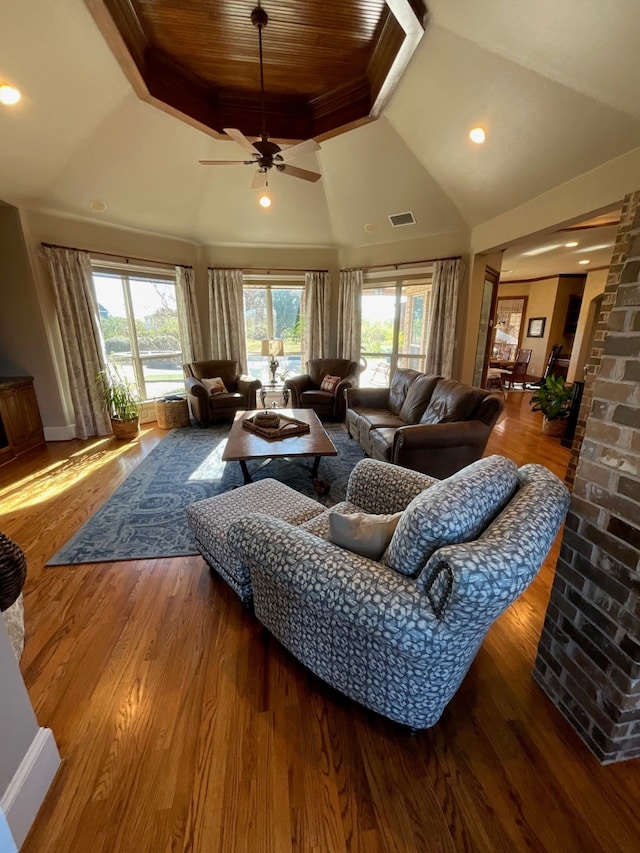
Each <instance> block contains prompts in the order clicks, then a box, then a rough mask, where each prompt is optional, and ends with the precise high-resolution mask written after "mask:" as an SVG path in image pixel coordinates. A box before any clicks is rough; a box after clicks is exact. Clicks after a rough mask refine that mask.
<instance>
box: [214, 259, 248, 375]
mask: <svg viewBox="0 0 640 853" xmlns="http://www.w3.org/2000/svg"><path fill="white" fill-rule="evenodd" d="M209 320H210V323H211V355H212V357H213V358H232V359H235V360H236V361H237V362H238V364H239V365H240V371H241V373H245V372H246V369H247V343H246V341H245V337H244V302H243V298H242V270H214V269H209Z"/></svg>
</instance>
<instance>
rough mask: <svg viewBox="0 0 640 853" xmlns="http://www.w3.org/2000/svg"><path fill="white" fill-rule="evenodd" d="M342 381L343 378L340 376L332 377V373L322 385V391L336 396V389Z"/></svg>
mask: <svg viewBox="0 0 640 853" xmlns="http://www.w3.org/2000/svg"><path fill="white" fill-rule="evenodd" d="M341 381H342V377H340V376H332V375H331V374H330V373H327V374H326V375H325V377H324V379H323V380H322V382H321V383H320V390H321V391H329V393H330V394H335V392H336V388H337V387H338V385H339V384H340V382H341Z"/></svg>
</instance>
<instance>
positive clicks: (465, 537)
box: [383, 456, 518, 575]
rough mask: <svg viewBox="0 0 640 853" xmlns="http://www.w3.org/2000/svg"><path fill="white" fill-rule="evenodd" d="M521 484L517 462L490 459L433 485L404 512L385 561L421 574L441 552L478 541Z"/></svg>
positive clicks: (407, 571) (399, 570) (395, 567)
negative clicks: (433, 555) (429, 560)
mask: <svg viewBox="0 0 640 853" xmlns="http://www.w3.org/2000/svg"><path fill="white" fill-rule="evenodd" d="M517 483H518V469H517V466H516V464H515V462H512V461H511V460H510V459H507V458H506V457H504V456H488V457H486V458H484V459H479V460H478V461H477V462H473V463H472V464H471V465H467V467H466V468H463V469H462V470H461V471H457V472H456V473H455V474H453V475H452V476H451V477H448V478H447V479H446V480H441V481H440V482H439V483H436V484H434V485H433V486H431V487H430V488H428V489H426V490H425V491H424V492H421V493H420V494H419V495H418V496H417V497H415V498H414V499H413V500H412V501H411V503H410V504H409V506H408V507H407V508H406V510H405V511H404V512H403V514H402V518H401V519H400V521H399V523H398V526H397V527H396V530H395V533H394V534H393V538H392V539H391V543H390V544H389V549H388V551H387V553H386V555H385V557H384V560H383V562H384V563H385V564H386V565H387V566H389V568H392V569H395V570H396V571H397V572H400V573H401V574H404V575H415V574H417V573H418V572H419V571H420V570H421V569H422V568H423V567H424V565H425V563H426V562H427V560H428V559H429V557H430V556H431V555H432V554H433V552H434V551H435V550H436V549H437V548H440V547H442V546H443V545H452V544H454V543H460V542H468V541H469V540H471V539H475V538H477V536H478V535H479V534H480V533H481V532H482V530H484V528H485V527H486V526H487V525H488V524H489V523H490V522H491V521H492V520H493V518H494V517H495V516H496V515H497V513H498V512H500V510H501V509H502V507H503V506H505V504H506V503H507V501H508V500H509V498H510V497H511V495H512V494H513V492H514V491H515V489H516V487H517Z"/></svg>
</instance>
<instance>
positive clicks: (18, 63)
mask: <svg viewBox="0 0 640 853" xmlns="http://www.w3.org/2000/svg"><path fill="white" fill-rule="evenodd" d="M255 5H256V3H255V2H254V0H246V2H245V0H218V2H213V0H210V2H205V0H198V2H195V0H194V2H189V3H187V2H184V3H177V2H175V0H173V2H164V3H161V2H160V0H146V2H145V0H131V2H130V3H129V2H124V0H121V1H120V2H119V3H108V2H106V0H104V2H102V0H100V2H98V0H86V2H85V0H56V2H55V3H52V2H50V0H30V2H29V3H25V2H24V0H5V2H4V3H3V4H2V27H1V28H0V81H2V80H4V81H6V82H9V83H12V84H13V85H16V86H18V87H19V88H20V89H21V90H22V92H23V99H22V101H21V102H20V104H18V105H17V106H16V107H14V108H13V109H11V110H10V109H8V108H0V199H2V200H4V201H6V202H8V203H11V204H18V205H21V206H25V207H29V208H33V209H38V210H46V211H50V212H54V213H56V214H58V215H62V216H66V217H80V218H83V219H88V220H93V221H96V222H99V223H104V224H107V225H113V226H119V227H125V228H130V229H138V230H144V231H147V232H154V233H158V234H164V235H168V236H175V237H180V238H182V239H186V240H190V241H193V242H196V243H201V244H208V245H220V244H227V245H228V244H250V245H286V246H362V245H372V244H377V243H388V242H391V241H394V240H399V239H403V240H404V239H409V238H418V237H427V236H432V235H438V234H445V233H450V232H459V231H466V230H468V229H470V228H471V227H473V226H475V225H478V224H480V223H483V222H485V221H487V220H489V219H491V218H492V217H495V216H497V215H499V214H502V213H504V212H507V211H509V210H511V209H512V208H514V207H516V206H518V205H521V204H523V203H524V202H526V201H528V200H529V199H532V198H534V197H535V196H537V195H539V194H540V193H543V192H545V191H546V190H549V189H551V188H553V187H555V186H558V185H559V184H563V183H566V182H568V181H571V180H572V179H573V178H575V177H576V176H578V175H581V174H583V173H585V172H587V171H589V170H591V169H594V168H595V167H597V166H599V165H600V164H602V163H604V162H607V161H610V160H613V159H614V158H616V157H619V156H621V155H623V154H625V153H626V152H629V151H631V150H633V149H636V148H638V147H640V99H639V98H638V95H637V93H638V92H639V91H640V63H639V62H638V61H637V45H638V43H640V16H638V14H637V2H636V0H617V2H616V3H615V4H609V5H608V6H606V8H605V7H603V5H602V3H600V2H596V0H563V2H561V3H558V2H557V0H537V2H536V3H531V2H530V0H483V2H482V3H478V2H477V0H428V3H427V5H428V11H429V16H428V19H427V23H426V28H425V30H424V33H423V35H422V38H421V39H419V41H417V45H415V50H414V52H413V54H412V56H411V58H410V59H409V61H408V65H407V67H406V70H405V71H404V73H403V75H402V77H401V79H400V80H399V81H396V80H395V79H393V75H392V79H391V82H390V84H389V86H388V90H389V91H387V92H385V93H384V94H385V95H388V99H387V100H386V103H385V104H384V106H382V108H381V111H380V116H379V118H377V119H376V120H374V121H368V120H367V117H364V118H363V117H362V116H360V117H358V116H355V117H350V116H349V115H348V114H347V113H346V112H344V109H346V108H347V107H349V108H351V107H352V106H353V104H354V103H356V102H358V100H359V99H358V97H356V95H355V94H354V93H355V92H356V91H357V85H356V84H354V83H353V80H354V79H356V80H359V81H360V84H358V85H361V89H362V91H365V89H366V90H367V97H368V99H369V105H371V104H372V103H374V104H375V102H376V92H378V93H379V92H380V91H381V88H380V87H381V83H380V79H379V78H380V76H381V73H382V72H380V73H378V72H377V71H375V73H374V71H372V69H374V70H375V69H376V68H378V69H383V70H384V69H385V68H386V69H387V70H389V69H391V68H392V66H393V61H392V60H391V59H390V58H389V57H387V58H386V60H385V61H384V62H382V60H380V62H379V64H378V65H376V62H375V61H374V60H375V54H376V47H377V48H378V51H380V50H382V48H381V45H384V44H385V42H384V39H383V38H382V35H381V34H382V33H383V31H384V28H385V21H387V26H388V25H389V24H388V21H389V14H390V10H391V11H392V12H393V11H394V10H396V11H397V8H398V7H399V6H403V7H404V9H405V11H407V9H408V10H409V12H411V14H412V15H413V21H414V23H415V21H419V20H420V13H419V9H420V4H417V3H413V2H409V3H401V4H400V3H398V2H396V0H394V2H391V0H389V2H387V3H382V2H380V0H362V1H361V2H351V3H348V2H337V0H336V2H331V3H329V2H319V0H318V2H304V0H288V2H287V0H282V2H280V0H270V2H268V0H264V2H263V7H264V9H265V10H266V11H267V13H268V15H269V23H268V26H267V27H266V29H265V30H264V32H263V39H264V62H265V66H264V67H265V92H266V93H268V96H269V103H268V120H269V122H270V123H271V122H273V125H272V126H270V128H269V132H270V133H271V134H272V135H273V136H278V137H279V138H283V139H287V140H289V141H292V140H294V139H300V138H306V137H307V136H308V135H313V136H315V137H317V138H318V139H319V141H320V150H319V151H318V152H317V153H313V154H308V155H305V156H303V157H301V158H299V159H298V160H296V165H299V166H300V167H302V168H306V169H310V170H313V171H318V172H320V173H321V174H322V179H321V180H320V181H318V182H317V183H313V184H312V183H308V182H305V181H300V180H295V179H292V178H291V177H290V176H288V175H286V174H276V175H274V176H273V178H272V179H271V178H270V190H271V191H272V195H273V198H274V203H273V205H272V207H271V209H270V210H269V211H268V212H266V213H265V212H264V211H262V210H260V209H259V208H258V206H257V204H256V193H255V191H254V190H252V189H251V181H252V172H253V167H251V166H244V167H240V168H235V167H231V166H230V167H223V166H215V167H205V166H201V165H200V164H199V162H198V161H199V160H201V159H224V160H227V159H232V160H235V159H244V152H243V150H242V149H241V148H240V147H239V146H238V145H237V144H236V143H235V142H233V141H231V140H227V139H224V138H217V137H218V136H219V135H220V130H221V129H222V128H223V127H229V126H231V127H240V129H241V130H242V131H243V132H244V133H245V134H246V135H250V136H254V137H255V136H256V135H257V134H258V133H259V130H260V128H259V127H256V128H255V130H252V128H253V127H255V125H254V123H253V122H254V120H255V119H256V116H259V112H260V110H259V104H258V102H257V101H256V93H258V92H259V66H258V64H257V46H258V45H257V38H256V36H257V32H256V30H255V28H254V27H252V26H251V22H250V15H251V10H252V9H253V7H254V6H255ZM109 6H111V7H112V9H111V11H113V9H114V8H115V7H116V6H119V7H120V8H121V10H122V9H126V8H128V9H129V11H131V10H133V11H134V12H135V13H136V15H137V16H138V19H139V20H141V21H144V22H145V23H144V28H143V32H142V34H141V33H140V32H138V34H137V39H138V40H137V42H136V41H135V39H132V40H131V44H130V45H129V48H128V49H126V48H127V46H126V44H125V39H123V38H120V43H119V44H118V41H117V35H116V40H115V42H114V33H117V30H116V29H115V24H114V20H113V17H112V16H111V15H107V13H108V12H109V8H108V7H109ZM325 10H326V11H325ZM323 11H324V17H323V14H322V13H323ZM295 16H297V17H295ZM300 16H302V19H301V18H300ZM130 20H133V19H130ZM296 21H297V23H296ZM120 23H121V22H120ZM205 24H207V25H210V26H211V27H213V32H214V33H215V36H213V37H212V36H210V35H209V32H210V31H209V30H207V28H206V27H205ZM188 27H190V28H191V30H190V31H189V30H188ZM107 36H108V38H107ZM395 41H396V42H397V39H396V40H395ZM174 42H175V43H176V44H180V45H181V48H180V50H181V52H182V53H181V55H182V57H183V58H182V60H181V61H180V62H178V60H177V59H175V57H174V59H173V60H171V61H170V60H169V59H167V57H168V56H169V55H170V53H171V50H172V45H173V44H174ZM136 43H137V44H138V46H139V45H141V44H142V45H145V44H146V45H147V48H148V50H147V54H146V55H147V59H149V57H153V58H152V59H150V60H149V64H148V67H146V70H145V66H144V63H143V64H142V66H141V65H139V64H136V62H135V59H134V53H132V50H134V51H135V44H136ZM394 43H395V42H394ZM397 47H398V46H397V44H396V48H397ZM385 50H386V48H385ZM114 51H115V52H114ZM383 52H384V51H383ZM189 53H190V54H191V58H190V59H189V60H188V61H187V60H186V59H185V57H186V56H187V55H188V54H189ZM288 55H290V56H292V57H294V61H293V64H292V66H291V67H287V62H288V61H289V60H287V56H288ZM160 56H161V57H162V61H159V60H158V57H160ZM127 57H129V58H128V59H127ZM138 59H139V57H138ZM325 59H328V62H327V63H326V64H325ZM163 63H164V64H163ZM176 64H177V65H178V67H177V70H176ZM160 66H162V68H163V69H164V72H166V70H167V68H169V69H170V70H172V74H168V73H164V72H163V74H159V73H158V68H159V67H160ZM327 66H328V68H329V71H327ZM141 67H142V71H145V74H144V75H143V73H142V71H141ZM149 68H151V69H152V70H153V71H155V72H156V74H155V77H154V74H153V73H152V74H151V75H149V74H148V73H147V72H148V71H149ZM203 69H204V70H203ZM345 69H348V74H349V79H348V80H347V79H346V74H347V72H346V71H345ZM354 69H355V70H354ZM173 72H175V73H173ZM145 75H146V79H145ZM207 75H208V76H207ZM376 75H377V76H376ZM203 78H206V82H205V83H202V82H200V84H198V80H200V81H202V79H203ZM343 78H345V85H346V91H347V93H348V97H346V98H345V99H344V103H342V102H341V101H340V98H338V97H337V94H339V91H338V90H339V88H340V85H339V83H340V80H341V79H343ZM385 79H386V77H385ZM187 80H191V82H192V84H193V86H192V87H191V86H189V85H188V84H187V82H185V81H187ZM318 80H320V81H325V80H326V81H327V82H326V83H324V82H323V86H324V87H325V91H324V94H325V96H327V93H328V92H330V93H333V94H332V96H331V97H328V96H327V97H325V101H326V102H327V103H328V104H329V112H331V109H330V107H331V105H332V104H333V106H334V107H336V105H337V107H336V109H335V110H334V115H333V119H334V120H335V121H333V122H332V123H333V127H331V128H330V127H329V126H328V123H327V125H322V124H321V123H320V124H318V123H316V124H314V122H319V121H320V119H319V117H318V116H319V115H320V114H319V113H318V115H315V116H314V113H313V106H314V104H316V101H317V98H318V97H321V95H318V94H317V92H318V88H317V87H318ZM158 81H160V82H158ZM176 81H178V82H177V83H176ZM313 81H315V82H313ZM363 81H366V86H365V84H364V82H363ZM172 86H173V100H172V98H171V97H170V95H171V89H172ZM210 86H211V87H213V90H214V91H215V92H216V93H217V94H216V95H215V96H212V98H211V100H210V104H209V105H210V107H211V109H210V111H209V113H208V114H207V115H206V116H205V115H204V113H200V114H199V118H198V117H197V116H196V118H194V116H193V115H189V114H188V112H189V111H188V110H186V106H188V102H189V100H190V97H191V96H193V97H191V100H192V101H193V100H194V99H195V95H197V94H198V93H200V94H202V90H203V89H205V90H206V89H207V87H210ZM349 86H352V87H353V86H355V88H351V89H349ZM314 87H315V88H314ZM144 88H146V89H147V90H149V89H150V88H151V89H153V92H152V93H149V92H148V96H147V97H146V98H145V99H143V97H144V91H143V89H144ZM216 98H217V100H216ZM196 100H197V99H196ZM205 100H206V99H205ZM160 101H161V102H162V104H163V105H164V106H161V105H159V103H158V102H160ZM265 103H266V102H265ZM295 104H299V105H300V110H299V111H298V109H297V107H296V106H295ZM305 104H306V106H305ZM316 105H317V104H316ZM222 107H224V108H225V109H228V110H229V112H226V113H225V112H224V111H223V109H222ZM343 108H344V109H343ZM368 108H369V109H371V106H369V107H368ZM178 113H180V117H178ZM185 116H186V118H185ZM211 116H213V120H211V121H210V120H209V119H210V118H211ZM298 116H302V118H303V119H304V121H303V122H302V123H301V126H300V128H299V129H296V128H297V125H296V122H298V121H299V119H298ZM205 118H206V121H205V120H203V119H205ZM322 120H323V121H324V118H323V119H322ZM276 122H282V124H276ZM287 122H291V124H288V123H287ZM478 124H480V125H482V126H484V127H485V128H486V130H487V142H486V143H485V145H483V146H478V147H477V146H474V145H473V144H472V143H471V142H470V141H469V138H468V132H469V129H470V128H471V127H473V126H474V125H478ZM345 126H347V127H351V129H348V130H346V129H345ZM309 128H311V130H309ZM334 134H335V135H334ZM283 147H284V145H283ZM639 180H640V176H639ZM634 188H635V187H630V189H634ZM96 202H100V204H97V205H96V204H95V203H96ZM95 207H103V209H102V210H101V211H98V210H95ZM405 211H412V212H413V214H414V216H415V219H416V223H415V224H414V225H409V226H404V227H402V228H397V229H395V228H393V227H392V226H391V223H390V221H389V219H388V217H389V215H390V214H394V213H401V212H405ZM586 212H587V211H585V213H586ZM365 225H366V226H368V227H367V230H365Z"/></svg>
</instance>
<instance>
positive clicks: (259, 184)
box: [251, 169, 267, 190]
mask: <svg viewBox="0 0 640 853" xmlns="http://www.w3.org/2000/svg"><path fill="white" fill-rule="evenodd" d="M266 186H267V173H266V172H263V171H261V170H260V169H258V171H257V172H256V173H255V175H254V176H253V181H252V182H251V189H252V190H261V189H263V188H264V187H266Z"/></svg>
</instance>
